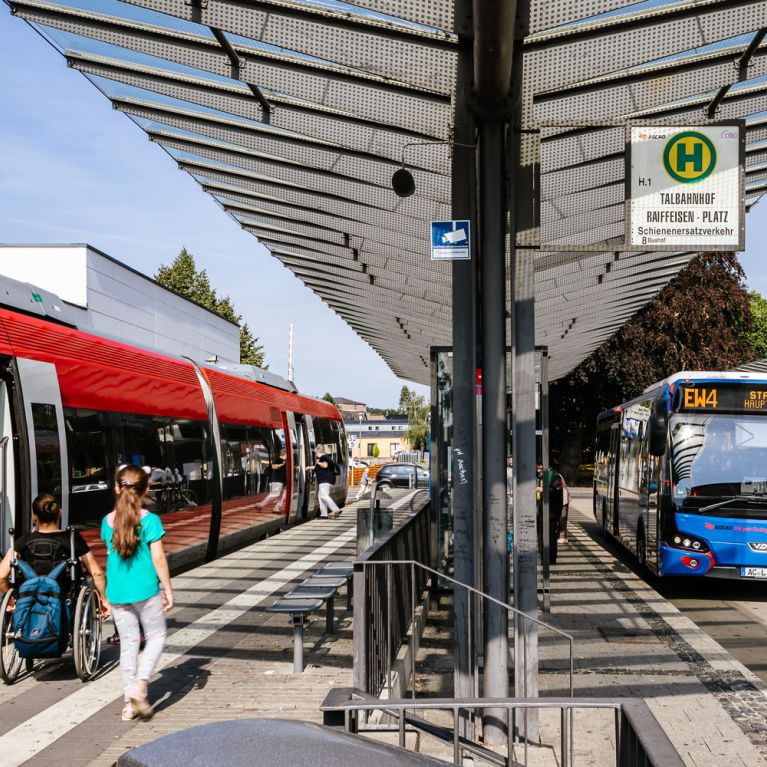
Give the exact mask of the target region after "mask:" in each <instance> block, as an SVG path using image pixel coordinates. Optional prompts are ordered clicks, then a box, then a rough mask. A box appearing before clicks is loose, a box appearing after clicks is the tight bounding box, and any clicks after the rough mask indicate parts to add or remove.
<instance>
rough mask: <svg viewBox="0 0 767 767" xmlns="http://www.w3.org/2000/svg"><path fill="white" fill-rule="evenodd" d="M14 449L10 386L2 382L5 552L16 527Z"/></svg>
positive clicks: (0, 516)
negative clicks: (10, 533) (9, 533)
mask: <svg viewBox="0 0 767 767" xmlns="http://www.w3.org/2000/svg"><path fill="white" fill-rule="evenodd" d="M13 448H14V442H13V422H12V420H11V401H10V392H9V391H8V384H7V383H6V382H5V381H0V546H2V548H1V549H0V550H1V551H3V552H5V551H7V550H8V547H9V546H10V545H11V541H10V536H9V535H8V528H10V527H13V526H14V525H15V520H14V511H15V509H16V471H15V469H16V459H15V456H14V454H13Z"/></svg>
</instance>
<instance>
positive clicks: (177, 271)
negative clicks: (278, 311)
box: [154, 248, 269, 369]
mask: <svg viewBox="0 0 767 767" xmlns="http://www.w3.org/2000/svg"><path fill="white" fill-rule="evenodd" d="M154 278H155V280H157V282H158V283H159V284H160V285H163V286H164V287H166V288H170V289H171V290H173V291H175V292H176V293H178V294H179V295H181V296H184V297H185V298H189V299H191V300H192V301H194V302H195V303H198V304H199V305H200V306H204V307H205V308H206V309H209V310H210V311H212V312H215V313H216V314H218V315H219V316H220V317H223V318H224V319H226V320H230V321H231V322H236V323H237V324H238V325H240V323H241V322H242V316H241V315H239V314H237V312H236V311H235V308H234V305H233V304H232V301H231V299H230V298H229V296H224V297H223V298H219V297H218V296H217V295H216V291H215V289H214V288H213V287H212V286H211V284H210V278H209V277H208V273H207V271H205V269H203V270H202V271H198V270H197V264H196V263H195V260H194V256H193V255H192V254H191V253H190V252H189V251H188V250H187V249H186V248H182V249H181V252H180V253H179V254H178V256H176V258H175V259H174V260H173V262H172V263H171V264H170V265H169V266H165V265H164V264H161V265H160V268H159V269H158V270H157V274H155V276H154ZM240 362H241V363H242V364H243V365H256V366H258V367H261V368H264V369H268V367H269V366H268V365H265V364H264V347H263V346H261V345H260V344H259V343H258V338H256V336H254V335H253V334H252V333H251V332H250V328H249V327H248V323H247V322H244V323H242V324H241V325H240Z"/></svg>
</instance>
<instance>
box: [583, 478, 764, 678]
mask: <svg viewBox="0 0 767 767" xmlns="http://www.w3.org/2000/svg"><path fill="white" fill-rule="evenodd" d="M571 492H572V494H573V500H575V501H576V503H578V507H579V509H581V510H583V511H586V509H587V508H590V498H591V494H590V490H589V489H588V488H572V489H571ZM584 502H586V504H588V505H585V504H584ZM585 527H586V530H587V531H588V533H589V535H591V536H592V537H593V538H594V539H595V540H599V541H601V542H602V545H603V546H604V547H605V548H606V549H607V550H608V551H610V552H611V553H612V554H613V556H615V557H616V558H617V559H619V560H620V561H621V562H623V563H624V564H625V565H626V566H627V567H630V568H631V569H632V570H633V571H634V572H635V573H637V574H638V575H640V576H641V577H642V578H643V579H644V580H645V581H646V582H647V583H648V584H649V585H651V586H652V588H654V589H655V590H656V591H657V592H658V593H659V594H660V595H661V596H663V597H664V598H665V599H667V600H668V601H669V602H671V603H672V604H673V605H674V606H675V607H676V608H677V609H679V610H680V611H682V612H683V613H684V614H685V615H686V616H687V617H688V618H689V619H690V620H692V621H693V622H694V623H696V624H697V625H698V626H699V627H700V628H701V629H702V630H703V631H705V632H706V633H707V634H708V635H709V636H710V637H712V638H713V639H715V640H716V641H717V642H718V643H719V644H720V645H722V647H724V648H725V649H726V650H727V651H728V652H729V653H730V654H731V655H733V656H734V657H735V658H737V659H738V660H739V661H740V662H741V663H743V665H745V666H747V667H748V668H749V669H751V671H753V672H754V673H755V674H756V675H757V676H758V677H759V678H760V679H762V681H764V682H767V581H759V582H753V583H748V582H745V583H744V582H740V581H730V580H717V579H713V578H711V579H709V578H665V579H661V578H657V577H655V576H654V575H651V574H649V573H647V572H644V573H643V572H641V571H640V569H639V568H638V566H637V563H636V560H635V559H634V557H633V556H632V555H631V554H629V553H627V552H626V551H625V550H624V549H622V548H621V547H620V546H619V545H618V544H617V543H616V542H615V541H613V540H609V541H607V542H605V541H603V540H602V534H601V530H600V528H599V525H597V523H596V522H592V523H590V524H586V526H585Z"/></svg>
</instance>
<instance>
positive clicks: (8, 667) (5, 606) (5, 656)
mask: <svg viewBox="0 0 767 767" xmlns="http://www.w3.org/2000/svg"><path fill="white" fill-rule="evenodd" d="M11 599H13V589H11V590H10V591H8V592H7V593H6V595H5V596H4V597H3V602H2V604H0V676H1V677H2V678H3V682H5V683H6V684H13V683H14V682H15V681H16V680H17V679H18V678H19V674H20V673H21V667H22V666H23V664H24V659H23V658H22V657H21V656H20V655H19V653H18V652H17V651H16V645H15V644H14V643H13V639H12V637H11V626H12V622H13V612H12V611H11V610H10V604H11Z"/></svg>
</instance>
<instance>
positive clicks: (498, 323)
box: [479, 120, 509, 744]
mask: <svg viewBox="0 0 767 767" xmlns="http://www.w3.org/2000/svg"><path fill="white" fill-rule="evenodd" d="M505 127H506V126H505V123H504V122H503V121H502V120H485V121H482V122H481V123H480V126H479V153H480V154H479V178H480V181H479V184H480V199H479V218H480V254H481V258H482V261H481V263H482V281H481V285H482V293H481V295H482V301H481V313H482V467H483V471H482V480H483V492H482V506H483V509H482V511H483V523H484V525H483V541H484V549H483V554H484V584H485V588H484V591H486V592H487V593H488V594H489V595H490V596H492V597H494V598H495V599H498V600H499V601H501V602H507V601H508V598H509V580H508V572H509V567H508V553H507V550H506V360H505V355H506V320H505V306H506V287H505V285H506V281H505V276H506V275H505V271H506V269H505V266H506V195H505V178H504V169H505V165H506V164H505V162H504V160H505V154H504V147H505V141H504V138H505ZM508 631H509V621H508V613H507V611H506V610H505V609H504V608H502V607H500V606H499V605H495V604H492V603H487V604H486V605H485V671H484V688H483V691H484V696H485V697H486V698H506V697H508V695H509V668H508V655H509V645H508V639H509V637H508ZM483 736H484V741H485V743H487V744H498V743H505V741H506V715H505V711H504V710H502V709H499V710H496V709H488V710H486V711H485V715H484V723H483Z"/></svg>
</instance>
